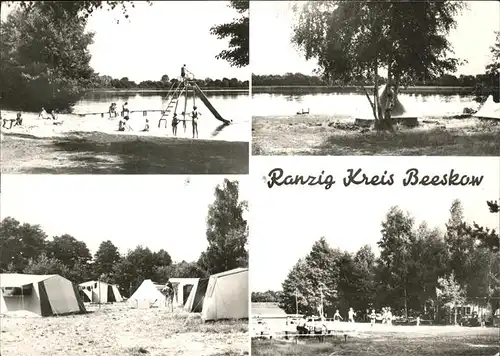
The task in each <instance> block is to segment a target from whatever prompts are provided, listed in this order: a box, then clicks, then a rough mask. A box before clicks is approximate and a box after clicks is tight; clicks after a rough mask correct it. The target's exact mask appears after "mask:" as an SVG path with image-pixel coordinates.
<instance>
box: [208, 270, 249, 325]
mask: <svg viewBox="0 0 500 356" xmlns="http://www.w3.org/2000/svg"><path fill="white" fill-rule="evenodd" d="M201 317H202V319H203V320H204V321H209V320H219V319H244V318H248V268H236V269H233V270H230V271H226V272H222V273H218V274H214V275H212V276H210V279H209V281H208V286H207V291H206V293H205V299H204V301H203V309H202V312H201Z"/></svg>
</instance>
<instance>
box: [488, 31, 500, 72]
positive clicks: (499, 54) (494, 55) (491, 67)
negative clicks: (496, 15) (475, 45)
mask: <svg viewBox="0 0 500 356" xmlns="http://www.w3.org/2000/svg"><path fill="white" fill-rule="evenodd" d="M495 34H496V40H495V43H494V45H493V46H491V47H490V52H491V59H492V62H491V63H490V64H488V65H487V66H486V71H487V72H488V73H492V74H496V75H498V74H499V73H500V31H496V32H495Z"/></svg>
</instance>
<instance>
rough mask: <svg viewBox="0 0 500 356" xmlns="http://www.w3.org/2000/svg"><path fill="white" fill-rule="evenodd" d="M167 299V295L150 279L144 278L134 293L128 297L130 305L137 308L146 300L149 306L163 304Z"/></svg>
mask: <svg viewBox="0 0 500 356" xmlns="http://www.w3.org/2000/svg"><path fill="white" fill-rule="evenodd" d="M165 301H166V298H165V296H164V295H163V294H162V293H161V292H160V291H159V290H158V288H157V287H156V285H155V284H154V283H153V282H152V281H151V280H150V279H146V280H144V282H142V284H141V285H140V286H139V288H137V290H136V291H135V292H134V294H132V296H131V297H130V298H129V299H128V303H129V305H131V306H133V307H136V308H138V306H139V305H140V304H143V303H146V302H147V303H148V304H149V306H161V305H165Z"/></svg>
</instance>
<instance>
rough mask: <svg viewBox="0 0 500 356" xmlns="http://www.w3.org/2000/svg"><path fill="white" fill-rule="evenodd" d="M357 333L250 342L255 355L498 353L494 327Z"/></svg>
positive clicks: (459, 355) (481, 355) (462, 355)
mask: <svg viewBox="0 0 500 356" xmlns="http://www.w3.org/2000/svg"><path fill="white" fill-rule="evenodd" d="M376 329H377V328H375V329H374V330H373V331H371V330H368V331H358V332H356V333H355V334H352V335H351V336H349V337H348V339H347V342H345V341H344V338H343V337H340V336H337V337H336V338H335V339H331V338H329V339H325V340H326V341H325V342H321V343H320V342H318V340H317V339H315V338H310V339H309V341H307V342H306V341H298V344H295V341H284V340H274V339H272V340H256V339H254V340H252V355H255V356H271V355H272V356H274V355H278V356H279V355H282V356H299V355H300V356H309V355H311V356H312V355H315V356H331V355H343V356H349V355H353V356H354V355H360V356H364V355H367V356H368V355H369V356H378V355H408V356H430V355H436V354H439V355H443V356H465V355H467V356H493V355H495V354H496V353H497V352H498V351H500V344H499V341H498V340H499V339H498V338H499V332H500V330H499V329H498V328H478V327H476V328H468V327H454V326H451V327H445V326H428V327H427V326H419V327H411V326H409V327H405V326H403V327H394V331H388V330H381V331H379V330H376Z"/></svg>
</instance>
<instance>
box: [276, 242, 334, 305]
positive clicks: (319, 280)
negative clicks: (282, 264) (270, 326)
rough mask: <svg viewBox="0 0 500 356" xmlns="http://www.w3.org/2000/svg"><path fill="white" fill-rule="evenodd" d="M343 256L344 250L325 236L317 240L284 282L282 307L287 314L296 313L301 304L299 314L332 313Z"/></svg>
mask: <svg viewBox="0 0 500 356" xmlns="http://www.w3.org/2000/svg"><path fill="white" fill-rule="evenodd" d="M341 259H342V253H341V252H340V251H339V250H334V249H332V248H331V247H330V246H329V245H328V243H327V242H326V240H325V238H321V239H319V240H318V241H316V242H315V243H314V244H313V247H312V249H311V251H310V252H309V254H308V255H307V256H306V257H305V258H303V259H300V260H299V261H298V262H297V264H296V265H295V266H294V267H293V268H292V270H291V271H290V273H289V274H288V277H287V279H285V281H284V282H283V284H282V287H283V299H282V301H281V304H280V307H281V308H283V309H284V310H285V311H286V312H287V313H295V312H296V306H298V310H299V313H308V314H310V313H312V314H318V312H319V311H321V309H322V310H323V312H324V313H325V314H333V312H334V310H335V308H336V306H338V302H339V300H338V295H337V292H338V287H339V278H340V263H341ZM322 302H323V304H322ZM296 303H297V305H296Z"/></svg>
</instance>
